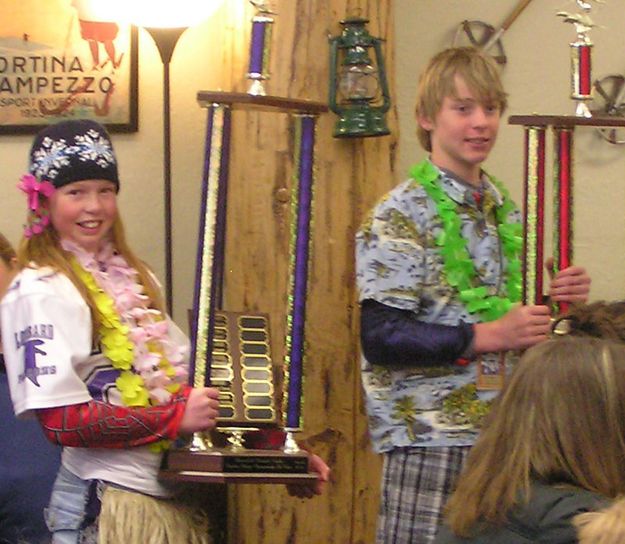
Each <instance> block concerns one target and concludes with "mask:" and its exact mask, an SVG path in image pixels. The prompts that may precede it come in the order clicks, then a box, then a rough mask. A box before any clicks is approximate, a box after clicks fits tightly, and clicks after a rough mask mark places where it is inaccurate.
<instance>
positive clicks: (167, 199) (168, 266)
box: [144, 26, 187, 315]
mask: <svg viewBox="0 0 625 544" xmlns="http://www.w3.org/2000/svg"><path fill="white" fill-rule="evenodd" d="M144 28H145V30H146V31H147V32H148V33H149V34H150V36H152V39H153V40H154V43H156V47H157V48H158V52H159V53H160V55H161V60H162V61H163V178H164V179H163V197H164V207H165V301H166V303H167V309H168V311H169V313H170V315H173V311H174V309H173V258H172V220H171V219H172V206H171V106H170V85H169V64H170V62H171V57H172V55H173V53H174V49H175V47H176V44H177V43H178V38H180V36H182V33H183V32H184V31H185V30H186V29H187V27H186V26H180V27H148V26H146V27H144Z"/></svg>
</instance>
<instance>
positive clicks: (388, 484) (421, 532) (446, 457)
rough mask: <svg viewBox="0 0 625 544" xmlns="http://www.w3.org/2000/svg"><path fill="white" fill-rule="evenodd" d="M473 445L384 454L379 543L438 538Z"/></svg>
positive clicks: (415, 543) (411, 543)
mask: <svg viewBox="0 0 625 544" xmlns="http://www.w3.org/2000/svg"><path fill="white" fill-rule="evenodd" d="M470 448H471V447H470V446H450V447H438V448H425V447H424V448H399V449H395V450H392V451H390V452H388V453H386V454H384V472H383V475H382V496H381V501H380V513H379V517H378V529H377V538H376V542H377V544H429V543H430V542H432V541H433V540H434V537H435V536H436V532H437V530H438V526H439V525H440V523H441V521H442V509H443V506H444V505H445V502H446V501H447V499H448V498H449V495H450V494H451V492H452V490H453V486H454V484H455V481H456V478H457V477H458V474H459V473H460V470H461V469H462V466H463V464H464V460H465V459H466V456H467V454H468V452H469V450H470Z"/></svg>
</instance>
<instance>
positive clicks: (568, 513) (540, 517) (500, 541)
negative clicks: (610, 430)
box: [434, 484, 609, 544]
mask: <svg viewBox="0 0 625 544" xmlns="http://www.w3.org/2000/svg"><path fill="white" fill-rule="evenodd" d="M608 502H609V501H608V500H607V499H606V498H604V497H601V496H599V495H596V494H595V493H591V492H590V491H586V490H583V489H580V488H576V487H572V486H547V485H542V484H534V485H533V486H532V489H531V499H530V501H529V503H528V504H526V505H523V504H522V505H519V506H518V507H515V508H514V510H513V511H512V512H511V513H510V515H509V516H508V521H507V522H506V523H505V524H504V525H503V526H498V527H495V526H488V527H485V528H484V530H482V531H480V532H479V533H476V535H475V536H474V537H472V538H461V537H458V536H455V535H454V534H453V533H452V532H451V531H450V530H449V528H448V527H443V528H441V530H440V531H439V534H438V536H437V537H436V540H435V541H434V544H486V543H488V544H527V543H529V542H541V543H544V544H576V543H577V535H576V531H575V527H573V524H572V520H573V518H574V517H575V516H576V515H577V514H581V513H582V512H589V511H594V510H600V509H601V508H604V507H605V506H607V505H608Z"/></svg>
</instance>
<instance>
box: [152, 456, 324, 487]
mask: <svg viewBox="0 0 625 544" xmlns="http://www.w3.org/2000/svg"><path fill="white" fill-rule="evenodd" d="M159 478H160V479H162V480H170V481H171V480H173V481H179V482H197V483H213V484H215V483H222V484H225V483H229V484H232V483H235V484H236V483H240V484H245V483H247V484H297V483H309V482H314V481H316V480H317V473H316V472H309V470H308V453H307V452H305V451H300V452H297V453H284V452H283V451H277V450H251V449H243V450H240V451H236V450H235V451H233V450H229V449H225V448H224V449H222V448H213V449H210V450H207V451H190V450H187V449H177V450H170V451H168V452H166V453H165V456H164V457H163V463H162V465H161V470H160V471H159Z"/></svg>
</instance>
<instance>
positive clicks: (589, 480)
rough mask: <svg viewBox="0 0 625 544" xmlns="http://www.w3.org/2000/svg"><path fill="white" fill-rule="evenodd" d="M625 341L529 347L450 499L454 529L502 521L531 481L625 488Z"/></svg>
mask: <svg viewBox="0 0 625 544" xmlns="http://www.w3.org/2000/svg"><path fill="white" fill-rule="evenodd" d="M624 414H625V346H624V345H621V344H617V343H615V342H613V341H609V340H604V339H599V338H588V337H584V336H570V335H567V336H563V337H558V338H554V339H551V340H548V341H546V342H544V343H542V344H539V345H537V346H534V347H533V348H531V349H529V350H528V351H526V352H525V354H524V355H523V357H522V358H521V361H520V362H519V364H518V365H517V367H516V368H515V370H514V372H513V375H512V377H511V379H510V382H509V383H508V384H507V386H506V387H505V388H504V391H503V392H502V394H501V395H500V397H499V398H498V399H497V400H496V401H495V405H494V406H493V409H492V411H491V414H490V416H489V418H488V420H487V422H486V425H485V428H484V429H483V431H482V434H481V435H480V437H479V439H478V441H477V443H476V445H475V446H474V447H473V448H472V450H471V452H470V454H469V457H468V459H467V465H466V468H465V470H464V472H463V473H462V474H461V476H460V478H459V480H458V485H457V488H456V491H455V492H454V494H453V495H452V497H451V498H450V500H449V502H448V504H447V508H446V511H447V516H446V517H447V522H448V524H449V526H450V527H451V529H452V530H453V532H454V533H456V534H457V535H460V536H468V535H470V534H471V533H472V531H474V530H476V529H478V530H479V526H480V524H481V523H482V522H486V523H495V524H501V523H503V522H504V521H505V519H506V516H507V513H508V512H509V511H510V509H511V508H512V507H513V506H514V505H516V504H518V503H519V502H520V501H523V500H529V498H530V496H529V494H530V483H531V481H532V480H537V481H540V482H543V483H545V484H548V485H549V484H569V485H573V486H578V487H581V488H584V489H587V490H589V491H593V492H596V493H599V494H601V495H604V496H606V497H610V498H614V497H616V496H618V495H620V494H623V493H625V471H624V470H623V465H622V459H623V452H625V417H623V416H624Z"/></svg>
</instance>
